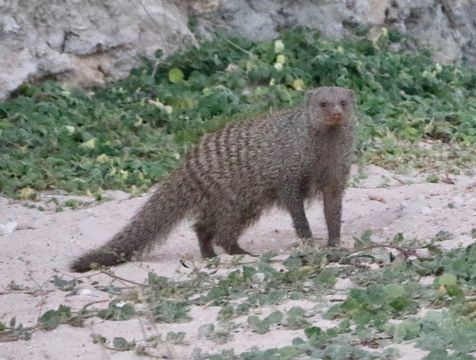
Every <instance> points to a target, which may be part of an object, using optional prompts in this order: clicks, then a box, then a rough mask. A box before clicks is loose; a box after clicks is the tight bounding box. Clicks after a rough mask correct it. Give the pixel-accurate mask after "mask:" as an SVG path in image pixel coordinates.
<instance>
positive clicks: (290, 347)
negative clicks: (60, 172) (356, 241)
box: [0, 234, 476, 360]
mask: <svg viewBox="0 0 476 360" xmlns="http://www.w3.org/2000/svg"><path fill="white" fill-rule="evenodd" d="M424 246H425V245H424V244H423V243H417V242H415V240H406V239H404V238H403V235H402V234H398V235H397V236H395V239H394V240H393V241H392V242H391V243H390V244H386V245H383V244H382V243H379V244H375V243H373V242H372V241H369V242H368V243H366V245H365V247H363V248H360V250H359V249H353V250H345V249H330V248H327V249H323V250H318V249H315V248H310V247H307V248H306V247H303V248H301V249H298V250H296V251H294V252H293V253H292V254H291V255H290V256H289V257H287V258H286V259H284V260H283V259H281V260H280V259H277V258H276V256H275V254H272V253H267V254H265V255H263V256H261V257H260V258H259V259H257V260H256V261H253V262H252V263H247V264H243V263H241V261H242V260H243V259H242V257H235V258H233V259H232V261H229V262H221V260H220V258H215V259H213V261H210V262H209V263H208V264H206V266H205V267H202V268H200V269H198V268H196V269H193V270H192V269H190V271H189V272H188V276H187V277H186V278H182V279H180V280H172V279H169V278H166V277H163V276H158V275H156V274H154V273H152V272H150V273H148V279H147V281H146V282H145V283H137V282H133V281H128V280H127V279H125V278H123V277H118V276H116V275H115V274H114V273H113V272H111V271H105V270H103V271H101V272H96V273H95V274H91V275H90V276H89V278H88V279H85V278H82V280H81V282H84V281H87V282H88V283H89V284H90V286H91V287H93V286H94V287H95V288H96V290H97V291H104V292H106V293H110V288H111V287H112V286H113V287H114V292H115V295H114V296H113V297H112V298H110V299H109V298H108V299H106V300H100V301H93V302H91V303H88V304H86V305H84V306H83V307H82V308H80V309H72V308H70V307H68V306H65V305H60V306H59V307H58V308H57V309H56V310H54V309H50V310H47V309H45V312H44V313H43V315H41V316H40V317H39V318H38V323H37V325H36V326H33V327H23V326H22V325H21V324H17V323H16V320H15V318H13V319H11V320H10V321H9V322H4V323H2V322H0V340H1V339H2V338H3V339H4V341H15V340H19V339H30V337H31V336H35V334H34V331H37V330H42V331H51V330H54V329H56V328H57V327H58V326H67V325H69V326H84V325H85V324H86V322H87V321H89V319H90V318H93V317H100V318H101V319H104V321H106V322H107V321H127V320H130V319H148V320H147V321H148V322H150V321H155V322H157V323H160V326H157V329H159V330H160V333H159V332H157V333H156V334H154V335H153V336H151V337H148V338H147V339H146V340H145V341H144V339H142V340H141V338H142V335H141V333H135V335H134V333H127V334H128V336H129V339H128V340H126V339H124V338H121V337H115V338H113V339H111V340H108V339H106V338H104V337H103V336H101V335H100V334H94V337H93V341H94V342H95V343H98V344H101V345H102V346H104V347H105V348H106V349H110V350H115V351H118V350H121V351H135V352H136V353H138V354H143V355H147V354H149V355H150V354H154V351H157V350H158V349H159V350H160V349H161V348H164V347H163V346H160V345H161V344H162V345H163V344H164V343H167V344H174V345H177V346H182V345H190V342H191V343H193V342H194V341H196V340H194V339H196V338H197V337H198V339H200V342H198V343H196V347H203V348H205V349H213V348H214V347H213V346H210V342H211V343H212V344H221V345H228V346H227V347H222V349H233V348H234V343H233V342H234V340H238V339H239V338H240V336H242V335H243V332H248V333H249V332H253V333H254V334H253V335H254V336H256V337H260V336H266V335H269V336H274V335H276V334H278V333H279V331H282V330H286V331H291V330H293V331H294V333H293V335H292V337H293V338H289V339H288V341H283V343H282V345H280V346H281V347H271V348H267V349H266V348H265V349H258V348H253V347H251V346H252V345H253V344H254V343H252V344H249V346H247V347H246V349H247V350H246V351H245V352H242V353H235V352H234V351H233V350H224V351H213V350H208V351H207V352H204V353H202V352H201V351H202V350H200V349H198V350H197V349H195V350H194V354H195V355H194V356H193V358H194V359H215V360H228V359H229V360H231V359H233V360H235V359H254V360H266V359H296V358H299V359H301V358H303V359H305V358H319V359H342V360H344V359H398V358H399V354H398V351H397V349H395V348H392V346H395V345H397V344H399V343H403V342H405V344H407V345H408V344H413V345H414V346H416V347H417V348H420V349H422V350H426V351H428V355H427V356H426V357H425V359H474V356H473V355H472V354H474V352H475V351H476V343H475V342H474V339H475V338H476V302H475V300H476V298H475V294H476V271H475V270H476V245H475V244H473V245H470V246H468V247H466V248H458V249H455V250H452V251H449V252H447V253H443V252H442V251H441V249H439V250H440V251H433V253H434V255H433V256H425V257H422V256H416V255H412V254H416V253H417V252H416V250H417V249H420V250H421V249H422V247H424ZM433 246H434V249H436V248H437V246H436V245H433ZM378 254H380V255H379V256H377V255H378ZM396 254H400V256H398V257H396V256H395V255H396ZM384 257H386V258H387V259H388V260H387V261H385V262H384V263H383V262H382V260H381V259H383V258H384ZM378 259H380V260H378ZM392 259H393V260H392ZM218 265H219V267H220V270H222V271H221V273H220V274H218V273H217V272H216V267H217V266H218ZM97 275H101V276H103V275H107V276H109V277H110V280H111V282H110V286H111V287H106V288H105V287H103V286H101V285H100V284H99V283H98V281H97V280H96V276H97ZM331 278H332V280H331V281H327V282H326V281H323V280H324V279H331ZM337 279H339V280H340V281H342V280H343V279H346V281H348V282H349V287H348V288H347V289H343V288H338V287H336V286H334V285H333V284H335V283H336V280H337ZM51 283H52V284H53V285H54V286H56V288H57V290H58V291H67V292H68V295H67V296H71V295H74V294H77V291H78V288H77V287H82V286H84V284H83V285H81V283H80V282H79V281H76V280H75V279H73V280H65V279H62V278H60V277H58V276H55V277H54V279H53V280H52V281H51ZM131 285H132V286H131ZM25 290H28V291H33V290H34V289H25ZM126 299H127V300H126ZM294 300H304V301H303V302H302V304H303V305H302V306H298V305H296V302H295V301H294ZM291 301H294V302H291ZM103 303H104V304H103ZM94 304H96V305H99V306H100V308H99V309H97V308H90V306H91V305H94ZM306 304H307V305H306ZM209 307H216V308H217V310H218V311H217V315H216V316H213V315H212V316H210V317H206V318H203V317H200V318H199V319H197V318H195V317H193V316H190V315H189V310H191V309H192V308H194V309H195V314H198V313H200V312H201V311H206V309H207V308H209ZM197 310H198V311H197ZM190 312H191V311H190ZM212 313H213V312H212ZM323 319H327V320H328V321H327V324H326V322H324V323H323ZM203 320H205V321H206V322H207V323H205V324H204V323H203ZM330 321H331V322H330ZM197 322H198V324H197ZM167 323H174V331H173V332H170V331H168V329H167V328H166V327H164V326H165V325H166V324H167ZM181 323H183V324H182V325H183V327H180V325H181ZM177 329H178V330H180V331H178V332H177ZM197 332H198V333H197ZM288 334H289V333H288ZM134 336H139V338H131V337H134ZM288 336H289V335H288ZM247 338H248V339H249V337H247ZM5 339H6V340H5ZM136 341H140V345H137V344H136ZM207 342H209V343H208V344H207ZM197 351H198V352H197ZM198 354H199V355H198ZM156 357H159V358H160V357H161V356H159V355H158V354H157V355H156Z"/></svg>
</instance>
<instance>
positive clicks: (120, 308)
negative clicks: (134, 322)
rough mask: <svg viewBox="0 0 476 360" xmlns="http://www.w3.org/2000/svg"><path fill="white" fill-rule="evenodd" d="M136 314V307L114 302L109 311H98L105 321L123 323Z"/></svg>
mask: <svg viewBox="0 0 476 360" xmlns="http://www.w3.org/2000/svg"><path fill="white" fill-rule="evenodd" d="M135 313H136V312H135V309H134V305H132V304H129V303H124V302H119V301H113V302H111V303H110V304H109V306H108V308H107V309H103V310H100V311H98V316H99V317H100V318H101V319H105V320H115V321H123V320H129V319H131V318H132V317H133V316H134V315H135Z"/></svg>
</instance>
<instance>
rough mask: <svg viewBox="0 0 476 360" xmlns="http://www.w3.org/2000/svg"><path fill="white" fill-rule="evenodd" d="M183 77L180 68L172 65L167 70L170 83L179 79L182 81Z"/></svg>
mask: <svg viewBox="0 0 476 360" xmlns="http://www.w3.org/2000/svg"><path fill="white" fill-rule="evenodd" d="M183 79H184V75H183V72H182V70H180V69H179V68H177V67H174V68H172V69H170V70H169V81H170V82H171V83H174V84H175V83H178V82H179V81H182V80H183Z"/></svg>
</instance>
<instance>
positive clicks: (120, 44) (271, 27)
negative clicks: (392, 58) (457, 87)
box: [0, 0, 476, 99]
mask: <svg viewBox="0 0 476 360" xmlns="http://www.w3.org/2000/svg"><path fill="white" fill-rule="evenodd" d="M191 17H193V18H195V19H196V20H197V31H199V32H202V33H204V34H205V35H209V34H210V33H211V32H212V31H213V30H217V29H219V30H225V31H230V32H234V33H239V34H241V35H244V36H246V37H248V38H250V39H253V40H264V39H271V38H274V37H276V36H277V35H278V31H279V30H281V29H288V28H291V27H294V26H299V25H301V26H306V27H310V28H314V29H317V30H319V31H320V33H321V34H322V36H323V37H325V38H330V39H336V38H343V37H352V36H353V35H355V33H356V32H357V31H358V30H359V29H362V28H366V27H367V28H369V32H368V37H369V39H370V40H372V41H375V40H376V39H377V38H378V37H379V36H381V35H382V34H385V33H386V32H387V30H397V31H399V32H400V33H402V34H403V35H409V38H411V39H412V40H405V41H403V42H402V43H396V44H394V45H392V46H394V47H395V49H396V50H398V49H399V48H402V47H404V48H430V49H432V51H433V52H434V59H435V60H436V61H438V62H441V63H456V62H467V63H468V64H470V65H471V64H473V65H474V64H476V42H475V41H473V40H472V39H474V38H476V23H475V22H474V21H473V19H474V18H476V3H475V2H474V1H467V0H451V1H450V0H415V1H412V0H345V1H344V0H341V1H334V2H332V1H326V2H321V1H318V2H316V1H312V0H302V1H294V2H290V1H287V0H277V1H275V0H262V1H258V0H237V1H225V0H202V1H196V2H183V1H179V0H170V1H165V2H163V1H162V2H156V1H152V0H142V1H140V2H130V1H129V2H128V1H126V2H117V1H113V0H105V1H100V2H88V3H84V2H83V1H80V0H71V1H67V2H64V1H60V0H52V1H47V2H45V1H41V0H31V1H2V0H0V53H1V54H2V56H1V57H0V69H2V71H1V72H0V99H3V98H5V97H7V96H8V95H9V93H10V92H12V91H14V90H15V89H17V88H18V86H20V85H21V84H22V83H24V82H27V81H35V80H39V79H42V78H44V77H46V76H49V77H55V78H57V79H59V80H61V81H63V82H64V83H65V84H66V85H70V86H90V85H94V84H101V83H104V82H105V81H110V80H115V79H119V78H122V77H125V76H126V75H127V74H128V73H129V71H130V70H131V69H132V68H134V67H136V66H137V65H138V64H139V63H140V58H141V56H143V55H145V56H152V55H153V54H154V52H155V51H156V50H157V49H162V50H163V51H164V53H165V54H169V53H170V52H172V51H174V50H176V49H178V48H180V47H181V46H183V45H184V44H186V43H190V42H193V41H194V40H195V38H194V35H193V34H192V33H191V31H190V30H189V28H188V26H187V24H188V20H189V18H191ZM375 24H378V25H375Z"/></svg>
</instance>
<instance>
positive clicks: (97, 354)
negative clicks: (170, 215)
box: [0, 166, 476, 360]
mask: <svg viewBox="0 0 476 360" xmlns="http://www.w3.org/2000/svg"><path fill="white" fill-rule="evenodd" d="M447 180H448V179H446V180H445V181H446V182H439V183H428V182H425V181H424V176H420V177H401V176H397V175H395V174H393V173H391V172H388V171H386V170H383V169H381V168H377V167H373V166H371V167H367V168H366V169H365V170H364V172H363V174H362V173H361V174H360V175H359V174H357V172H354V181H353V183H354V184H355V186H356V187H351V188H349V189H348V191H347V193H346V197H345V203H344V223H343V229H342V230H343V243H344V246H346V247H350V246H352V243H353V238H354V237H359V236H361V234H362V233H363V232H364V231H365V230H367V229H370V230H371V231H372V237H373V239H374V241H378V242H386V241H389V240H391V239H392V238H393V237H394V236H395V234H397V233H400V232H401V233H403V234H404V236H405V237H406V238H417V239H420V240H430V239H431V238H433V237H434V236H435V235H436V234H438V233H439V232H440V231H446V232H448V233H450V234H451V238H448V240H444V241H442V242H441V244H442V247H443V248H445V249H450V248H454V247H457V246H463V245H468V244H470V243H472V242H474V239H473V238H472V236H471V231H472V229H473V228H475V227H476V221H475V219H476V177H475V176H469V175H465V176H463V175H461V176H457V177H454V178H452V179H451V181H447ZM119 198H120V197H119ZM146 198H147V195H145V196H142V197H139V198H129V199H120V200H111V201H107V202H104V203H100V204H95V205H89V206H87V207H84V208H81V209H78V210H70V209H66V210H65V211H63V212H54V211H52V210H48V209H47V210H45V211H38V210H37V209H32V208H28V207H26V206H25V205H24V204H23V203H21V202H19V201H14V200H9V199H5V198H0V223H1V224H7V223H9V222H16V223H17V227H16V230H15V231H13V232H12V233H9V234H4V235H2V236H0V246H1V249H2V251H1V254H0V273H1V274H2V276H1V278H0V286H1V289H0V303H1V307H0V321H4V322H8V321H9V319H10V318H12V317H16V321H17V323H22V324H23V325H24V326H32V325H35V324H36V323H37V319H38V317H39V316H40V315H41V314H42V313H44V312H45V311H46V310H49V309H56V308H57V307H58V306H59V305H60V304H64V305H67V306H70V307H71V308H74V309H79V308H81V306H84V305H85V304H87V303H91V302H97V304H96V305H93V306H97V307H101V304H102V303H101V301H102V300H104V301H106V300H109V299H110V298H111V295H109V294H108V293H106V292H103V291H99V290H97V284H98V283H99V284H103V285H108V284H111V282H112V281H113V279H111V278H110V277H108V276H106V275H104V274H99V275H95V276H92V277H88V276H86V277H79V276H78V274H73V273H70V272H69V270H68V264H69V263H70V262H71V261H72V260H73V259H74V258H75V257H76V256H78V255H79V254H81V253H82V252H83V251H85V250H86V249H90V248H94V247H96V246H98V245H99V244H102V243H103V242H105V241H106V240H107V239H108V238H109V237H110V236H111V235H112V234H113V233H114V232H116V231H117V230H118V229H119V228H120V227H121V226H123V225H124V224H126V223H127V221H128V220H129V219H130V218H131V216H132V215H133V214H134V213H135V211H136V210H137V209H138V208H139V207H140V206H141V204H143V203H144V201H145V200H146ZM43 200H46V198H45V199H43ZM321 207H322V206H321V204H320V202H318V201H317V202H314V203H313V204H311V205H310V206H309V208H308V210H307V213H308V218H309V220H310V223H311V227H312V230H313V232H314V234H315V235H316V236H317V237H318V241H319V242H320V244H322V245H323V244H324V241H325V240H324V239H325V234H326V231H325V224H324V220H323V215H322V209H321ZM296 242H297V238H296V236H295V234H294V231H293V229H292V226H291V220H290V218H289V216H288V215H287V214H286V213H284V212H282V211H279V210H271V211H270V212H268V213H267V214H265V215H264V216H263V217H262V218H261V220H260V221H259V222H258V224H256V225H255V226H253V227H252V228H250V229H249V230H248V231H247V232H246V233H245V234H244V235H243V237H242V239H241V240H240V243H241V245H242V246H243V247H244V248H245V249H247V250H249V251H250V252H252V253H256V254H261V253H264V252H266V251H268V250H273V251H276V252H278V253H280V254H282V255H285V254H289V253H290V251H291V249H290V247H292V246H293V245H295V244H296ZM225 258H227V257H226V256H225ZM144 260H145V261H143V262H133V263H128V264H125V265H121V266H118V267H116V268H114V273H115V275H117V276H119V277H123V278H126V279H128V280H130V281H137V282H140V283H142V282H144V280H145V279H146V278H147V273H148V272H149V271H153V272H155V273H157V274H158V275H161V276H166V277H169V278H172V279H184V278H187V276H188V275H189V274H190V273H191V272H192V271H193V268H194V266H195V267H200V266H203V262H202V261H201V259H200V255H199V249H198V244H197V241H196V240H195V236H194V233H193V232H192V230H191V228H190V224H189V222H184V223H182V224H181V225H179V226H178V227H177V228H176V229H175V230H174V232H173V233H172V234H171V236H170V237H169V239H168V241H167V243H166V244H165V245H164V246H162V247H160V248H158V249H156V250H155V251H154V252H153V253H151V254H150V256H148V258H147V259H144ZM245 261H253V259H251V258H245ZM183 263H185V264H186V265H187V266H189V267H184V265H183ZM54 275H58V276H63V277H64V278H69V276H73V277H75V278H77V279H80V280H82V282H81V283H80V284H79V286H78V287H77V290H76V291H75V292H74V293H73V294H71V293H68V292H63V291H60V290H58V289H56V288H55V287H54V286H53V285H52V284H51V282H50V280H51V279H52V277H53V276H54ZM12 281H13V282H14V285H13V286H12V284H11V282H12ZM116 281H117V279H116ZM94 285H96V287H95V286H94ZM129 285H130V284H129ZM15 288H16V289H18V290H17V291H12V290H11V289H15ZM2 289H5V290H2ZM6 289H8V290H6ZM40 289H41V291H39V290H40ZM315 305H316V304H314V303H309V304H306V303H305V302H303V303H300V306H301V307H303V308H312V307H313V306H315ZM103 306H104V304H103ZM279 306H280V307H282V308H283V309H289V308H291V307H292V306H294V303H293V302H285V303H283V304H280V305H279ZM279 306H276V307H272V310H274V309H275V308H279ZM217 312H218V308H217V307H214V306H209V307H206V308H202V307H200V308H198V307H197V308H192V309H191V311H190V316H191V318H192V320H191V321H189V322H184V323H174V324H161V323H160V324H158V323H154V322H152V321H149V320H147V318H140V319H131V320H127V321H118V322H114V321H106V320H101V319H99V318H93V319H89V320H88V321H87V322H86V326H85V327H82V328H76V327H71V326H68V325H61V326H59V327H58V328H57V329H55V330H53V331H50V332H46V331H37V332H35V333H34V334H33V336H32V339H31V340H28V341H23V340H20V341H13V342H4V343H0V359H2V360H4V359H8V360H11V359H27V358H31V359H60V358H61V359H63V358H68V359H75V358H81V359H109V358H114V359H131V358H134V357H135V356H137V357H140V356H139V355H136V354H133V353H131V352H119V351H111V350H107V349H104V348H103V347H102V346H100V345H98V344H95V343H93V341H92V338H91V335H92V334H101V335H102V336H105V337H106V338H112V337H114V336H122V337H124V338H126V339H128V340H132V339H135V340H136V341H137V342H140V341H141V339H145V338H147V337H148V336H151V335H157V334H165V333H167V332H169V331H174V332H178V331H184V332H186V341H185V343H183V344H180V345H173V344H168V343H164V344H163V346H162V347H161V348H160V353H161V355H163V356H168V358H170V359H189V358H191V357H192V354H193V353H194V349H197V348H201V350H202V351H203V352H207V351H213V352H219V351H221V350H223V349H234V351H235V353H236V354H238V353H240V352H242V351H245V350H247V349H250V348H251V347H252V346H257V347H258V348H260V349H266V348H268V347H276V346H285V345H289V344H291V341H292V339H293V338H294V337H296V336H303V330H286V329H276V330H273V331H271V332H268V333H266V334H263V335H257V334H255V333H252V332H250V331H246V328H244V329H241V330H239V331H237V332H235V333H234V334H233V337H232V339H230V340H229V341H227V342H226V343H224V344H219V345H217V344H216V342H212V341H209V340H207V339H204V338H203V337H202V336H200V334H199V328H200V326H201V325H204V324H208V323H210V322H213V321H214V320H215V319H216V316H217ZM258 312H259V313H260V314H261V315H260V316H262V315H266V314H267V313H269V312H270V309H266V308H263V309H260V310H259V311H258ZM312 321H313V323H314V324H316V326H320V327H322V328H325V327H326V326H330V325H332V324H327V323H326V322H328V320H323V319H322V318H318V317H315V318H313V319H312ZM245 323H246V319H245ZM278 330H279V331H278ZM399 348H400V353H401V356H402V357H401V358H406V359H419V358H422V357H423V356H424V355H425V354H426V353H427V352H425V351H422V350H419V349H415V348H414V347H413V346H412V345H408V344H405V345H400V346H399ZM197 352H198V350H195V354H197ZM141 358H142V357H141Z"/></svg>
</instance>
